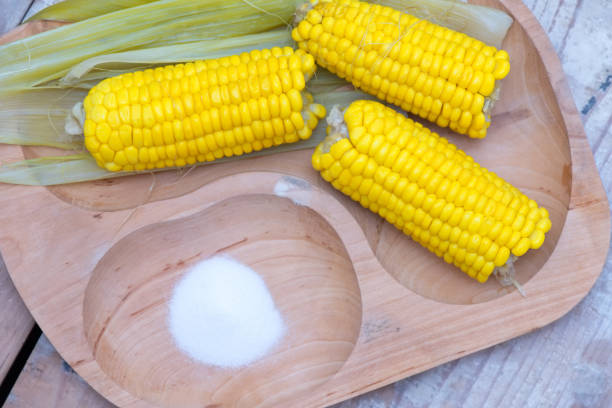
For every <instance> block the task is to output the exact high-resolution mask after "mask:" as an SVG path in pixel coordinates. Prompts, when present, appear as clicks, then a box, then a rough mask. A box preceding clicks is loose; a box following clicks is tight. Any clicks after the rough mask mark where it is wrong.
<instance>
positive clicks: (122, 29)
mask: <svg viewBox="0 0 612 408" xmlns="http://www.w3.org/2000/svg"><path fill="white" fill-rule="evenodd" d="M262 10H263V11H262ZM294 11H295V3H294V2H293V1H284V0H248V1H246V0H159V1H156V2H152V3H148V4H144V5H141V6H135V7H130V8H127V9H123V10H119V11H115V12H112V13H108V14H104V15H102V16H98V17H93V18H90V19H87V20H86V21H81V22H77V23H74V24H68V25H65V26H62V27H59V28H57V29H54V30H51V31H47V32H44V33H40V34H37V35H34V36H31V37H28V38H25V39H22V40H18V41H15V42H13V43H9V44H6V45H3V46H0V55H2V56H3V58H2V60H0V94H11V93H15V92H18V91H20V90H24V89H29V88H31V87H33V86H36V85H37V84H40V83H41V80H42V81H49V80H53V79H59V78H61V77H62V76H64V75H65V74H66V73H67V72H68V71H69V70H70V68H71V67H73V66H74V65H75V64H78V63H79V62H81V61H83V60H84V59H87V58H91V57H94V56H96V55H101V54H105V53H115V52H119V51H125V50H130V49H137V48H147V47H149V48H150V47H156V46H160V45H171V44H180V43H185V42H193V41H196V40H205V39H206V40H212V39H221V38H229V37H235V36H239V35H246V34H253V33H258V32H263V31H266V30H269V29H271V28H274V27H278V26H281V25H285V24H286V22H288V21H289V20H290V18H291V16H292V14H293V13H294ZM143 16H146V18H143Z"/></svg>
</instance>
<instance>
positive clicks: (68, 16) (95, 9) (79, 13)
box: [26, 0, 157, 23]
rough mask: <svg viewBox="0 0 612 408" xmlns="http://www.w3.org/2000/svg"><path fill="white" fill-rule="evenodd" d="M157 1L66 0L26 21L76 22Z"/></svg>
mask: <svg viewBox="0 0 612 408" xmlns="http://www.w3.org/2000/svg"><path fill="white" fill-rule="evenodd" d="M154 1H157V0H104V1H91V0H64V1H62V2H60V3H56V4H53V5H52V6H49V7H47V8H44V9H42V10H41V11H39V12H38V13H36V14H34V15H33V16H31V17H30V18H28V19H27V20H26V22H28V21H34V20H55V21H66V22H71V23H73V22H75V21H82V20H86V19H88V18H91V17H96V16H101V15H102V14H107V13H111V12H113V11H117V10H123V9H126V8H130V7H134V6H140V5H142V4H147V3H152V2H154Z"/></svg>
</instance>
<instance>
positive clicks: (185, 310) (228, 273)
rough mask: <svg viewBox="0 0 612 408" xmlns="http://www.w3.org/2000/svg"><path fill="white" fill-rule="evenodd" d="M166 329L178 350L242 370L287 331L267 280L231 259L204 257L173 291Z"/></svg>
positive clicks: (209, 362) (202, 361)
mask: <svg viewBox="0 0 612 408" xmlns="http://www.w3.org/2000/svg"><path fill="white" fill-rule="evenodd" d="M168 308H169V311H168V326H169V330H170V333H171V335H172V337H173V339H174V341H175V343H176V345H177V346H178V348H179V349H180V350H182V351H183V352H185V353H186V354H187V355H189V356H190V357H191V358H193V359H194V360H196V361H199V362H201V363H204V364H209V365H214V366H218V367H240V366H244V365H247V364H250V363H252V362H254V361H256V360H258V359H260V358H261V357H263V356H264V355H265V354H267V353H268V352H269V351H270V350H271V349H272V348H273V347H274V346H275V345H276V344H277V343H278V342H279V340H280V339H281V338H282V336H283V334H284V332H285V326H284V323H283V319H282V317H281V315H280V313H279V312H278V310H277V309H276V306H275V305H274V300H273V299H272V296H271V295H270V292H269V291H268V288H267V287H266V284H265V282H264V281H263V279H262V278H261V277H260V276H259V275H258V274H257V273H256V272H255V271H253V270H252V269H251V268H249V267H247V266H245V265H243V264H241V263H239V262H237V261H235V260H233V259H231V258H229V257H227V256H215V257H212V258H208V259H205V260H203V261H201V262H199V263H198V264H196V265H195V266H194V267H193V268H191V269H190V270H188V271H187V272H186V274H185V275H184V276H183V277H182V278H181V280H180V281H179V282H178V283H177V284H176V286H175V287H174V291H173V293H172V298H171V299H170V302H169V305H168Z"/></svg>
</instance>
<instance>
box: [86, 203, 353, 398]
mask: <svg viewBox="0 0 612 408" xmlns="http://www.w3.org/2000/svg"><path fill="white" fill-rule="evenodd" d="M245 231H248V235H247V234H246V233H245ZM216 254H225V255H228V256H230V257H232V258H234V259H236V260H237V261H239V262H241V263H243V264H245V265H249V266H250V267H251V268H253V270H255V271H256V272H257V273H258V274H259V275H260V276H261V277H262V278H263V279H264V281H265V283H266V285H267V287H268V289H269V290H270V293H271V294H272V297H273V299H274V302H275V304H276V307H277V308H278V310H279V311H280V313H281V315H282V317H283V320H284V323H285V326H286V331H285V334H284V337H283V339H282V340H281V341H280V343H279V344H277V345H276V346H275V347H274V349H273V350H272V351H271V352H270V353H269V354H268V355H267V356H265V357H263V358H262V359H260V360H258V361H256V362H254V363H252V364H251V365H248V366H246V367H242V368H236V369H229V368H227V369H224V368H219V367H213V366H207V365H204V364H201V363H197V362H195V361H193V360H191V359H190V358H189V357H187V356H186V355H185V354H183V353H182V352H180V351H179V350H178V349H177V347H176V346H175V345H174V343H173V340H172V338H171V335H170V333H169V332H168V330H167V328H166V321H167V320H166V319H167V300H168V299H169V296H170V295H171V292H172V289H173V287H174V285H175V283H176V282H177V280H178V279H179V278H180V277H181V275H182V274H183V273H184V272H185V271H186V270H187V269H188V268H189V267H190V266H192V265H193V264H195V263H197V262H198V261H200V260H202V259H205V258H208V257H210V256H213V255H216ZM361 316H362V305H361V295H360V290H359V286H358V282H357V278H356V276H355V271H354V270H353V266H352V263H351V261H350V259H349V257H348V254H347V252H346V249H345V248H344V245H343V244H342V242H341V240H340V238H339V237H338V235H337V234H336V232H335V230H334V229H333V228H332V227H331V226H330V225H329V224H328V223H327V222H326V221H325V220H324V219H323V218H322V217H321V216H320V215H318V213H316V212H315V211H313V210H311V209H308V208H306V207H302V206H298V205H296V204H293V203H292V202H291V201H290V200H288V199H285V198H279V197H276V196H272V195H264V194H256V195H241V196H236V197H233V198H229V199H227V200H224V201H221V202H218V203H215V204H213V205H212V206H210V207H207V208H206V209H205V210H203V211H201V212H199V213H196V214H193V215H190V216H187V217H183V218H178V219H174V220H171V221H166V222H160V223H155V224H151V225H148V226H146V227H143V228H141V229H138V230H136V231H134V232H132V233H130V234H129V235H127V236H126V237H124V238H123V239H121V240H120V241H118V242H117V243H116V244H115V245H114V246H113V247H112V248H111V249H110V250H109V251H108V252H107V253H106V254H105V255H104V256H103V257H102V259H101V260H100V261H99V263H98V264H97V266H96V267H95V269H94V270H93V272H92V275H91V279H90V281H89V283H88V285H87V289H86V291H85V296H84V301H83V322H84V330H85V335H86V337H87V341H88V344H89V346H90V348H91V351H92V353H93V356H94V358H95V360H96V362H97V363H98V364H99V366H100V367H101V369H102V370H103V371H104V372H105V373H106V374H107V375H108V376H109V377H110V378H112V379H113V381H114V382H115V383H117V385H119V386H120V387H121V388H123V389H125V390H127V391H128V392H130V393H131V394H132V395H134V396H136V397H138V398H140V399H143V400H146V401H148V402H149V403H152V404H154V405H156V406H161V407H177V406H180V407H202V406H236V407H251V406H261V407H264V406H266V407H269V406H281V405H282V404H283V403H285V402H287V401H289V400H293V401H296V400H299V398H300V395H306V394H307V393H310V392H312V390H313V389H315V388H317V387H318V386H320V385H322V384H323V383H325V382H326V381H327V380H328V379H329V378H330V377H332V376H333V375H334V374H335V373H336V372H337V371H338V370H339V369H340V368H341V367H342V366H343V364H344V362H345V361H346V360H347V359H348V357H349V355H350V354H351V352H352V350H353V348H354V346H355V343H356V341H357V338H358V336H359V329H360V326H361Z"/></svg>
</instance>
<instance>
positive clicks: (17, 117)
mask: <svg viewBox="0 0 612 408" xmlns="http://www.w3.org/2000/svg"><path fill="white" fill-rule="evenodd" d="M85 95H86V92H85V91H82V90H78V89H68V90H66V89H57V90H33V91H28V92H21V93H19V94H17V95H14V96H11V97H0V122H1V123H2V129H0V143H5V144H16V145H22V146H33V145H35V146H49V147H57V148H60V149H67V150H80V149H82V148H83V137H82V136H72V135H69V134H67V133H66V132H65V130H64V125H65V120H66V116H67V115H68V114H69V113H70V110H71V109H72V107H73V106H74V104H75V103H77V102H80V101H82V100H83V98H85Z"/></svg>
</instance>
